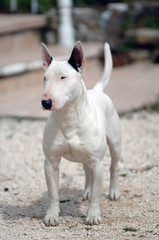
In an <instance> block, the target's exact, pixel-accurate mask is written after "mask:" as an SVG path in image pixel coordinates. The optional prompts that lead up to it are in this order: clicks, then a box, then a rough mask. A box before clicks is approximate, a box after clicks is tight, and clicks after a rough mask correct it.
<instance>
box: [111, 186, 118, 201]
mask: <svg viewBox="0 0 159 240" xmlns="http://www.w3.org/2000/svg"><path fill="white" fill-rule="evenodd" d="M120 195H121V194H120V190H119V189H118V188H111V189H110V190H109V199H110V200H113V201H117V200H119V199H120Z"/></svg>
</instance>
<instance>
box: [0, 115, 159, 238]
mask: <svg viewBox="0 0 159 240" xmlns="http://www.w3.org/2000/svg"><path fill="white" fill-rule="evenodd" d="M121 124H122V133H123V145H122V159H121V162H120V186H121V192H122V197H121V200H120V201H117V202H112V201H109V200H108V198H107V191H108V187H109V171H108V169H109V165H110V157H109V153H107V156H106V159H105V174H104V180H103V188H102V193H101V211H102V217H103V223H102V224H101V225H99V226H86V225H85V224H84V219H85V216H86V212H87V205H88V202H87V201H86V202H82V201H81V196H82V191H83V187H84V173H83V170H82V166H81V165H80V164H77V163H70V162H67V161H66V160H63V161H62V162H61V165H60V185H61V189H60V200H61V203H60V207H61V216H60V223H59V226H57V227H51V228H48V227H45V226H44V224H43V217H44V215H45V211H46V209H47V188H46V183H45V178H44V172H43V162H44V156H43V152H42V148H41V142H42V133H43V128H44V125H45V121H42V120H34V121H33V120H22V119H6V118H1V119H0V143H1V144H0V239H3V240H6V239H7V240H10V239H11V240H14V239H16V240H23V239H28V240H30V239H34V240H42V239H43V240H48V239H50V240H52V239H55V240H56V239H109V240H120V239H122V240H128V239H149V240H150V239H151V240H152V239H156V240H157V239H159V114H157V113H148V112H139V113H133V114H131V115H127V116H125V117H122V119H121Z"/></svg>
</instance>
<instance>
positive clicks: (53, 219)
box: [44, 212, 59, 227]
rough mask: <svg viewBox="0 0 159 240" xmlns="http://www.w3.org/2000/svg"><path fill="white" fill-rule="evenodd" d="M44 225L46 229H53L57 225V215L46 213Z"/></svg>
mask: <svg viewBox="0 0 159 240" xmlns="http://www.w3.org/2000/svg"><path fill="white" fill-rule="evenodd" d="M44 224H45V226H47V227H53V226H58V225H59V214H53V213H52V212H48V213H47V214H46V216H45V218H44Z"/></svg>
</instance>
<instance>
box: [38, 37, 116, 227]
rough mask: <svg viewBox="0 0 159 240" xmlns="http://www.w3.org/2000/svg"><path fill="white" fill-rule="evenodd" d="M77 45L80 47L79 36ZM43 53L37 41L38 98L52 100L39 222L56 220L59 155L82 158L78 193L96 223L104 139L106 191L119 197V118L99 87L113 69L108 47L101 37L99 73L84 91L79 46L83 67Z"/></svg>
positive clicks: (91, 221) (89, 220) (90, 220)
mask: <svg viewBox="0 0 159 240" xmlns="http://www.w3.org/2000/svg"><path fill="white" fill-rule="evenodd" d="M76 46H77V47H78V49H79V51H82V48H81V45H80V43H79V42H78V43H77V44H76ZM47 54H48V55H49V56H51V54H50V53H49V52H48V50H47V49H46V47H45V45H42V59H43V63H44V68H45V70H46V72H45V76H44V77H45V81H44V94H43V100H47V99H51V100H52V103H53V105H52V107H51V109H50V110H54V111H51V114H50V116H49V118H48V120H47V123H46V126H45V131H44V137H43V150H44V154H45V165H44V169H45V175H46V182H47V186H48V195H49V207H48V210H47V213H46V216H45V219H44V222H45V224H46V225H47V226H55V225H57V224H58V221H59V212H60V208H59V196H58V181H59V180H58V178H59V163H60V160H61V157H64V158H66V159H67V160H69V161H74V162H81V163H83V167H84V170H85V173H86V183H85V191H84V194H83V198H84V199H87V198H88V199H89V207H88V214H87V217H86V224H89V225H94V224H99V223H101V215H100V207H99V204H100V190H101V185H102V177H103V159H104V156H105V154H106V150H107V143H108V146H109V148H110V154H111V160H112V161H111V167H110V189H109V195H110V199H112V200H117V199H119V197H120V191H119V184H118V161H119V159H120V151H121V144H120V143H121V131H120V121H119V118H118V115H117V113H116V111H115V109H114V107H113V104H112V101H111V99H110V98H109V97H108V96H107V95H106V94H104V93H103V92H102V91H103V89H104V87H105V86H106V84H107V83H108V81H109V77H110V74H111V70H112V58H111V52H110V48H109V45H108V43H106V44H105V58H106V60H105V68H104V74H103V77H102V79H101V80H100V81H99V82H98V83H97V84H96V86H95V87H94V89H93V90H89V91H87V90H86V86H85V84H84V82H83V80H82V74H81V72H82V71H83V67H84V63H85V59H84V57H83V52H81V54H82V55H81V56H82V58H83V59H82V63H83V65H82V71H79V72H78V71H76V70H75V69H74V68H73V67H72V66H71V65H70V64H69V63H68V62H65V61H60V62H56V61H55V60H52V62H51V64H50V65H49V64H48V63H46V57H45V56H46V55H47ZM48 55H47V57H48ZM61 77H65V78H64V79H63V78H62V79H61Z"/></svg>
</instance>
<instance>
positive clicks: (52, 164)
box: [44, 159, 60, 226]
mask: <svg viewBox="0 0 159 240" xmlns="http://www.w3.org/2000/svg"><path fill="white" fill-rule="evenodd" d="M59 163H60V159H51V160H49V159H46V160H45V163H44V170H45V177H46V182H47V187H48V197H49V206H48V210H47V213H46V216H45V218H44V223H45V225H46V226H57V225H58V222H59V212H60V208H59V195H58V188H59Z"/></svg>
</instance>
